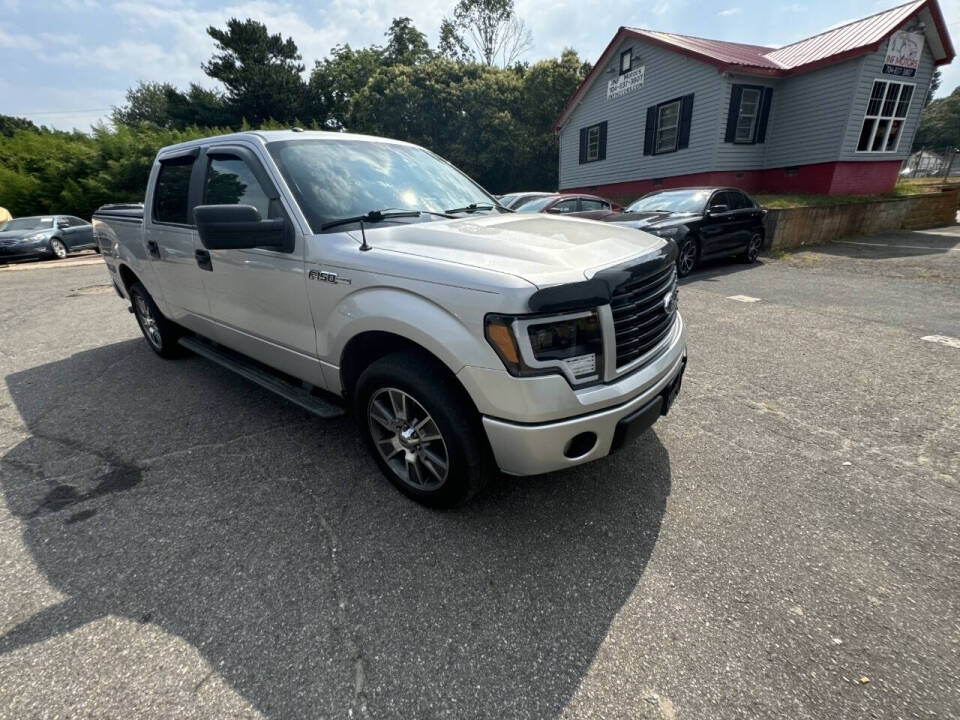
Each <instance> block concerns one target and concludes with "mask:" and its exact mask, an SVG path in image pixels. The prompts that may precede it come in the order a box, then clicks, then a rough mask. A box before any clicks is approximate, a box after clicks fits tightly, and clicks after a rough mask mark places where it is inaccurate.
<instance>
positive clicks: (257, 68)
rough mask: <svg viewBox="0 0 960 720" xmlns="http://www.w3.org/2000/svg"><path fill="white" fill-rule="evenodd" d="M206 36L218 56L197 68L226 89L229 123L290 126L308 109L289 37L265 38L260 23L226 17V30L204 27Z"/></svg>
mask: <svg viewBox="0 0 960 720" xmlns="http://www.w3.org/2000/svg"><path fill="white" fill-rule="evenodd" d="M207 34H209V35H210V37H212V38H213V39H214V40H215V41H216V43H217V51H218V52H216V53H215V54H214V55H213V57H211V58H210V60H209V62H206V63H203V65H202V68H203V71H204V72H205V73H206V74H207V75H209V76H210V77H212V78H214V79H215V80H219V81H220V82H221V83H223V86H224V87H225V88H226V91H227V102H228V105H229V107H230V109H231V111H232V118H231V120H232V122H231V124H239V120H240V119H246V120H247V121H249V122H251V123H254V124H259V123H261V122H263V121H264V120H267V119H269V118H273V119H275V120H279V121H281V122H287V123H291V122H294V121H295V120H296V119H297V118H298V117H301V116H302V115H303V114H304V112H305V111H309V110H308V107H307V91H306V90H307V89H306V85H305V83H304V81H303V78H302V77H301V73H302V72H303V70H304V66H303V64H302V63H301V62H300V60H301V57H300V51H299V50H298V49H297V45H296V43H295V42H294V41H293V38H286V39H284V38H283V36H282V35H280V34H279V33H278V34H275V35H271V34H270V33H269V32H268V31H267V27H266V25H264V24H263V23H259V22H257V21H256V20H251V19H249V18H248V19H246V20H238V19H237V18H231V19H230V20H228V21H227V27H226V29H220V28H215V27H209V28H207Z"/></svg>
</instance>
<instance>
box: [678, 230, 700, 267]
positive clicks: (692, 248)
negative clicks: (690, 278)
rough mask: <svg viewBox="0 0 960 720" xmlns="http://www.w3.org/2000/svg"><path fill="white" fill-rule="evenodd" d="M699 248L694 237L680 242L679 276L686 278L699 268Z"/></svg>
mask: <svg viewBox="0 0 960 720" xmlns="http://www.w3.org/2000/svg"><path fill="white" fill-rule="evenodd" d="M698 255H699V248H698V247H697V241H696V239H695V238H692V237H689V236H687V237H685V238H683V240H681V241H680V249H679V252H677V276H679V277H686V276H687V275H689V274H690V273H692V272H693V270H694V268H695V267H697V257H698Z"/></svg>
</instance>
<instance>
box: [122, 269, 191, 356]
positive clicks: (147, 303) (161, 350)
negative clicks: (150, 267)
mask: <svg viewBox="0 0 960 720" xmlns="http://www.w3.org/2000/svg"><path fill="white" fill-rule="evenodd" d="M130 302H131V303H132V305H133V315H134V317H136V318H137V324H138V325H139V326H140V332H142V333H143V337H144V339H145V340H146V341H147V345H149V346H150V349H151V350H153V351H154V352H155V353H156V354H157V355H159V356H160V357H162V358H167V359H170V358H176V357H182V356H183V355H184V354H185V350H184V348H183V346H182V345H180V344H179V343H178V342H177V340H178V339H179V338H180V336H182V335H183V328H181V327H180V326H179V325H177V324H176V323H175V322H172V321H170V320H167V318H165V317H164V316H163V313H161V312H160V308H158V307H157V304H156V303H155V302H154V301H153V298H152V297H150V293H148V292H147V289H146V288H145V287H144V286H143V285H142V284H140V283H139V282H135V283H133V284H132V285H131V286H130Z"/></svg>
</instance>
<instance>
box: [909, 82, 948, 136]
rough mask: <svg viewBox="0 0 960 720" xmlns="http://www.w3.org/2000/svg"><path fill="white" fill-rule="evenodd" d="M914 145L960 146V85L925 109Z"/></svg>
mask: <svg viewBox="0 0 960 720" xmlns="http://www.w3.org/2000/svg"><path fill="white" fill-rule="evenodd" d="M913 146H914V147H915V148H921V147H929V148H934V149H941V148H945V147H951V148H960V87H957V88H954V91H953V92H952V93H950V95H948V96H947V97H944V98H939V99H937V100H934V101H933V102H931V103H930V104H929V105H927V107H925V108H924V109H923V114H922V115H921V116H920V127H918V128H917V134H916V136H915V137H914V140H913Z"/></svg>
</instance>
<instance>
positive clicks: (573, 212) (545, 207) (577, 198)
mask: <svg viewBox="0 0 960 720" xmlns="http://www.w3.org/2000/svg"><path fill="white" fill-rule="evenodd" d="M622 209H623V208H621V207H620V206H619V205H617V204H616V203H614V202H610V201H609V200H607V199H606V198H602V197H598V196H596V195H583V194H580V193H567V194H565V193H558V194H556V195H547V196H546V197H542V198H537V199H536V200H531V201H530V202H526V203H524V204H523V205H521V206H520V207H519V208H517V212H522V213H526V212H529V213H534V212H541V213H551V214H562V215H570V216H572V217H582V218H588V219H590V220H599V219H600V218H603V217H606V216H608V215H609V214H610V213H611V212H619V211H620V210H622Z"/></svg>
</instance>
